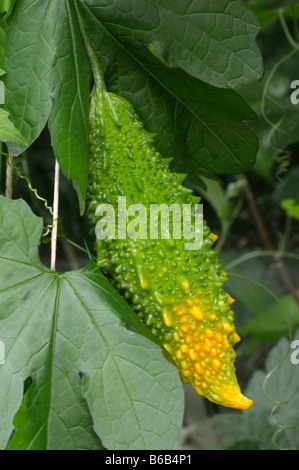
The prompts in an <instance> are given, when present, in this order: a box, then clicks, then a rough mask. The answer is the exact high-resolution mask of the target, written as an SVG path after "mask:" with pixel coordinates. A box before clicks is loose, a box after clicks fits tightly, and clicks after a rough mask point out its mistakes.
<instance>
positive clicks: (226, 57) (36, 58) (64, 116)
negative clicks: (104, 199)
mask: <svg viewBox="0 0 299 470" xmlns="http://www.w3.org/2000/svg"><path fill="white" fill-rule="evenodd" d="M79 3H80V7H81V14H82V15H83V16H84V21H85V25H86V30H87V31H88V35H89V38H90V41H91V44H92V46H93V48H94V50H95V51H96V52H97V53H98V54H99V56H100V58H101V59H102V60H104V61H105V64H106V70H107V71H108V72H107V74H108V77H107V86H108V88H109V89H111V91H114V92H116V93H118V94H119V95H121V96H124V97H125V98H127V99H129V101H131V102H132V103H133V105H134V107H135V109H136V111H137V112H138V113H139V114H140V116H141V118H142V120H143V121H144V122H145V125H146V127H147V128H148V130H150V131H152V132H156V133H157V137H156V142H157V146H158V150H159V151H161V152H163V154H164V155H165V156H171V157H174V158H175V159H176V161H175V162H174V165H175V166H177V165H181V166H185V167H186V168H187V171H190V172H191V173H192V171H193V163H192V160H193V159H195V161H196V162H197V163H199V164H200V165H201V166H203V167H205V168H208V169H210V170H212V171H215V172H218V173H219V172H220V173H230V172H240V171H246V170H248V169H249V168H251V167H252V166H253V164H254V161H255V154H256V151H257V142H256V137H255V135H254V134H253V133H252V132H251V131H250V130H249V129H248V128H247V126H245V125H243V124H242V123H241V122H242V121H243V120H250V119H253V118H254V117H255V116H254V113H253V112H252V111H251V110H250V108H249V107H248V106H247V105H246V104H245V103H244V102H243V100H242V99H241V98H240V97H239V96H238V95H237V94H236V93H235V92H233V91H232V90H222V91H219V90H217V89H216V88H213V86H211V85H214V86H215V85H216V86H218V87H219V86H220V87H223V86H226V87H232V86H235V85H237V84H242V83H249V82H252V81H254V80H257V79H258V78H260V77H261V74H262V62H261V56H260V53H259V52H258V49H257V47H256V45H255V42H254V39H255V36H256V35H257V33H258V25H257V22H256V19H255V18H254V15H253V14H252V13H250V10H249V9H248V8H247V7H246V6H245V5H244V4H243V2H241V1H239V0H234V2H229V1H228V0H225V1H222V2H221V4H219V6H218V7H217V8H215V11H212V14H210V13H209V14H207V15H205V14H204V12H205V11H206V6H205V2H201V1H200V2H196V7H195V10H193V9H194V5H192V3H191V2H188V4H184V7H183V8H182V6H181V4H180V3H179V2H177V3H176V4H175V5H172V7H171V8H169V5H168V4H167V2H165V4H164V3H162V2H156V3H155V2H148V1H144V0H142V2H141V3H140V2H139V3H138V6H137V3H136V2H134V1H133V0H130V3H129V4H128V2H127V0H122V1H118V2H114V3H113V2H110V4H109V5H106V3H105V8H103V6H101V2H96V3H95V2H85V3H82V2H79ZM189 3H190V5H189ZM103 5H104V4H103ZM127 11H129V12H131V13H129V14H127ZM145 12H146V14H145ZM191 16H192V21H191ZM138 18H139V19H140V21H139V19H138ZM223 19H225V20H226V21H227V22H228V24H229V27H228V28H227V29H226V30H225V31H224V30H222V28H216V29H215V28H214V27H213V25H214V23H217V24H219V25H221V24H222V22H223ZM122 22H124V24H125V26H126V28H125V29H122V28H119V27H118V26H117V24H121V23H122ZM24 24H26V30H25V31H24V29H23V25H24ZM137 24H138V30H137V29H136V28H137V26H136V25H137ZM187 27H188V28H192V29H193V30H194V34H196V35H197V36H198V37H200V38H201V41H200V42H198V41H197V42H198V44H200V47H199V45H198V46H196V44H194V43H193V39H192V38H193V36H192V33H191V32H190V33H189V34H184V31H185V29H186V28H187ZM205 28H206V29H205ZM124 31H129V34H127V32H126V33H125V34H124ZM150 31H153V32H155V36H152V35H151V34H150ZM236 33H237V36H236ZM221 35H222V36H223V40H222V41H225V43H223V44H221V41H219V38H220V36H221ZM173 37H174V38H175V42H174V43H173V45H172V41H173ZM176 43H179V44H180V46H179V47H177V46H176V45H175V44H176ZM146 45H148V46H149V47H146ZM150 45H152V47H150ZM153 48H154V49H153ZM153 50H155V51H157V52H158V53H159V54H160V55H161V56H162V57H163V54H164V52H165V53H166V51H167V54H168V55H167V57H166V58H165V57H164V59H165V60H166V62H167V64H168V66H165V64H164V63H163V62H161V60H159V59H158V58H157V55H158V56H159V54H157V53H155V54H153V53H152V52H151V51H153ZM209 50H210V52H208V51H209ZM163 51H164V52H163ZM174 51H175V52H174ZM245 52H246V53H245ZM79 58H80V62H79ZM220 58H221V60H220ZM198 65H200V67H199V66H198ZM5 70H6V71H7V75H6V77H5V86H6V93H7V100H6V107H7V110H8V111H10V113H11V115H13V116H15V119H14V124H15V126H16V127H17V129H18V130H19V131H20V132H21V133H22V134H23V135H24V137H25V139H26V141H27V142H28V145H31V144H32V142H34V141H35V140H36V139H37V137H38V136H39V135H40V133H41V131H42V130H43V128H44V127H45V125H46V123H47V121H48V120H49V129H50V132H51V138H52V145H53V148H54V151H55V155H56V157H57V159H58V161H59V163H60V166H61V169H62V171H63V172H64V174H65V176H66V177H67V178H71V179H72V180H73V181H74V184H75V187H76V189H77V192H78V196H79V200H80V203H81V211H82V212H83V210H84V200H85V193H86V185H87V174H88V161H89V158H88V98H89V91H90V90H89V84H90V79H91V74H90V69H89V67H88V62H87V57H86V55H85V53H84V46H83V43H82V40H81V38H80V31H79V26H78V22H77V20H76V17H75V8H74V1H71V2H66V1H54V2H51V3H48V2H38V3H37V4H32V2H31V1H30V0H19V1H18V2H17V4H16V6H15V8H14V10H13V13H12V15H11V16H10V18H9V27H8V31H7V47H6V57H5ZM128 71H129V73H128ZM132 76H134V80H132V79H131V78H130V77H132ZM201 80H204V82H205V83H204V82H203V81H201ZM190 90H192V92H190ZM194 93H195V96H196V99H195V100H194ZM211 113H212V114H211ZM9 148H10V151H11V152H12V153H13V154H14V155H18V154H20V152H22V151H23V150H24V147H20V146H19V145H15V144H13V145H12V144H10V146H9ZM166 149H167V151H166ZM191 157H192V160H191ZM190 160H191V161H190ZM189 161H190V163H189Z"/></svg>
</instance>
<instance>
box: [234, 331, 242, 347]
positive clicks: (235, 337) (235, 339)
mask: <svg viewBox="0 0 299 470" xmlns="http://www.w3.org/2000/svg"><path fill="white" fill-rule="evenodd" d="M233 340H234V344H236V343H238V342H239V341H241V338H240V336H239V335H238V333H236V331H234V335H233Z"/></svg>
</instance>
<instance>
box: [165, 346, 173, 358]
mask: <svg viewBox="0 0 299 470" xmlns="http://www.w3.org/2000/svg"><path fill="white" fill-rule="evenodd" d="M164 348H165V349H166V351H168V352H169V354H171V355H173V349H172V347H171V346H170V345H169V344H164Z"/></svg>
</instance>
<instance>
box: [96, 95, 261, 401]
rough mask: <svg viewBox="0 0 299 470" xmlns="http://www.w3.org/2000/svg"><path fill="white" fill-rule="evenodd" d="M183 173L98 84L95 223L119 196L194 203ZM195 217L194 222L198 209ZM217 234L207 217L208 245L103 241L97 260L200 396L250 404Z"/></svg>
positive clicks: (131, 200) (123, 104) (129, 110)
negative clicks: (238, 371) (239, 368)
mask: <svg viewBox="0 0 299 470" xmlns="http://www.w3.org/2000/svg"><path fill="white" fill-rule="evenodd" d="M183 179H184V175H178V174H175V173H173V172H171V171H170V169H169V160H166V159H163V158H161V156H160V154H159V153H158V152H157V151H156V149H155V147H154V145H153V135H152V134H149V133H148V132H147V131H146V130H144V128H143V125H142V123H141V122H140V120H139V118H138V116H137V115H136V113H135V112H134V109H133V107H132V105H131V104H130V103H129V102H128V101H127V100H125V99H123V98H120V97H119V96H117V95H115V94H113V93H109V92H107V91H106V90H103V89H100V88H99V87H95V89H94V91H93V94H92V97H91V107H90V172H89V184H88V201H89V205H88V216H89V218H90V221H91V225H92V226H93V228H95V227H96V224H97V223H98V222H99V220H101V219H100V217H97V216H96V215H95V213H96V208H97V206H98V205H99V204H103V203H106V204H111V205H112V206H113V207H114V209H115V212H116V217H117V216H118V214H117V208H118V197H119V196H125V197H126V201H127V206H129V205H131V204H143V205H144V206H145V207H146V208H147V209H149V207H150V204H167V205H168V206H170V205H172V204H193V206H194V203H195V202H198V201H196V200H195V198H194V196H192V195H191V194H190V193H191V191H190V190H188V189H186V188H184V187H183V186H182V185H181V182H182V180H183ZM192 220H194V213H193V217H192ZM215 238H216V237H215V236H214V235H213V234H212V233H211V231H210V229H209V228H208V227H207V225H206V222H205V221H204V222H203V244H202V246H201V248H200V249H199V250H188V251H187V250H186V249H185V242H186V240H184V239H183V238H182V239H181V240H180V239H175V240H174V239H161V237H160V239H154V240H151V239H150V237H148V238H147V239H138V238H137V239H131V238H128V237H127V238H126V239H117V238H116V239H110V240H108V239H107V240H97V255H98V264H99V266H101V267H102V268H105V269H107V270H109V271H110V273H111V275H112V279H113V282H114V285H115V286H116V288H117V289H119V290H120V291H121V292H122V293H123V295H124V296H125V298H127V299H128V300H129V301H130V303H131V305H132V306H133V308H134V310H135V312H136V313H137V314H138V315H139V316H140V317H141V319H142V320H143V321H144V322H145V323H146V325H147V326H148V327H149V328H150V329H151V331H152V333H153V334H154V335H156V336H157V338H158V339H159V340H160V342H161V344H163V345H164V347H165V348H166V350H167V351H168V352H169V353H170V354H171V356H172V357H173V358H174V361H175V363H176V364H177V367H178V368H179V370H180V373H181V376H182V379H183V380H184V381H185V382H190V383H192V385H193V387H194V388H195V390H196V391H197V392H198V393H199V395H201V396H203V397H205V398H207V399H209V400H210V401H212V402H214V403H217V404H220V405H223V406H228V407H232V408H239V409H248V408H250V407H251V406H252V401H251V400H250V399H248V398H246V397H245V396H244V395H242V393H241V391H240V387H239V385H238V383H237V379H236V375H235V367H234V359H235V351H234V349H233V346H234V344H235V343H236V342H237V341H239V340H240V338H239V336H238V335H237V333H236V332H235V327H234V325H233V319H234V318H233V312H232V310H231V308H230V304H231V303H232V302H233V299H232V298H231V297H230V296H229V295H228V294H226V293H225V292H224V290H223V284H224V282H225V281H226V280H227V277H226V274H225V273H224V272H223V271H222V269H221V266H220V264H219V261H218V257H217V255H216V253H215V251H214V250H213V249H212V245H213V243H214V242H215Z"/></svg>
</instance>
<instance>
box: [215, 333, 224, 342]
mask: <svg viewBox="0 0 299 470" xmlns="http://www.w3.org/2000/svg"><path fill="white" fill-rule="evenodd" d="M215 339H216V341H217V343H222V342H223V336H222V334H221V333H216V336H215Z"/></svg>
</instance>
